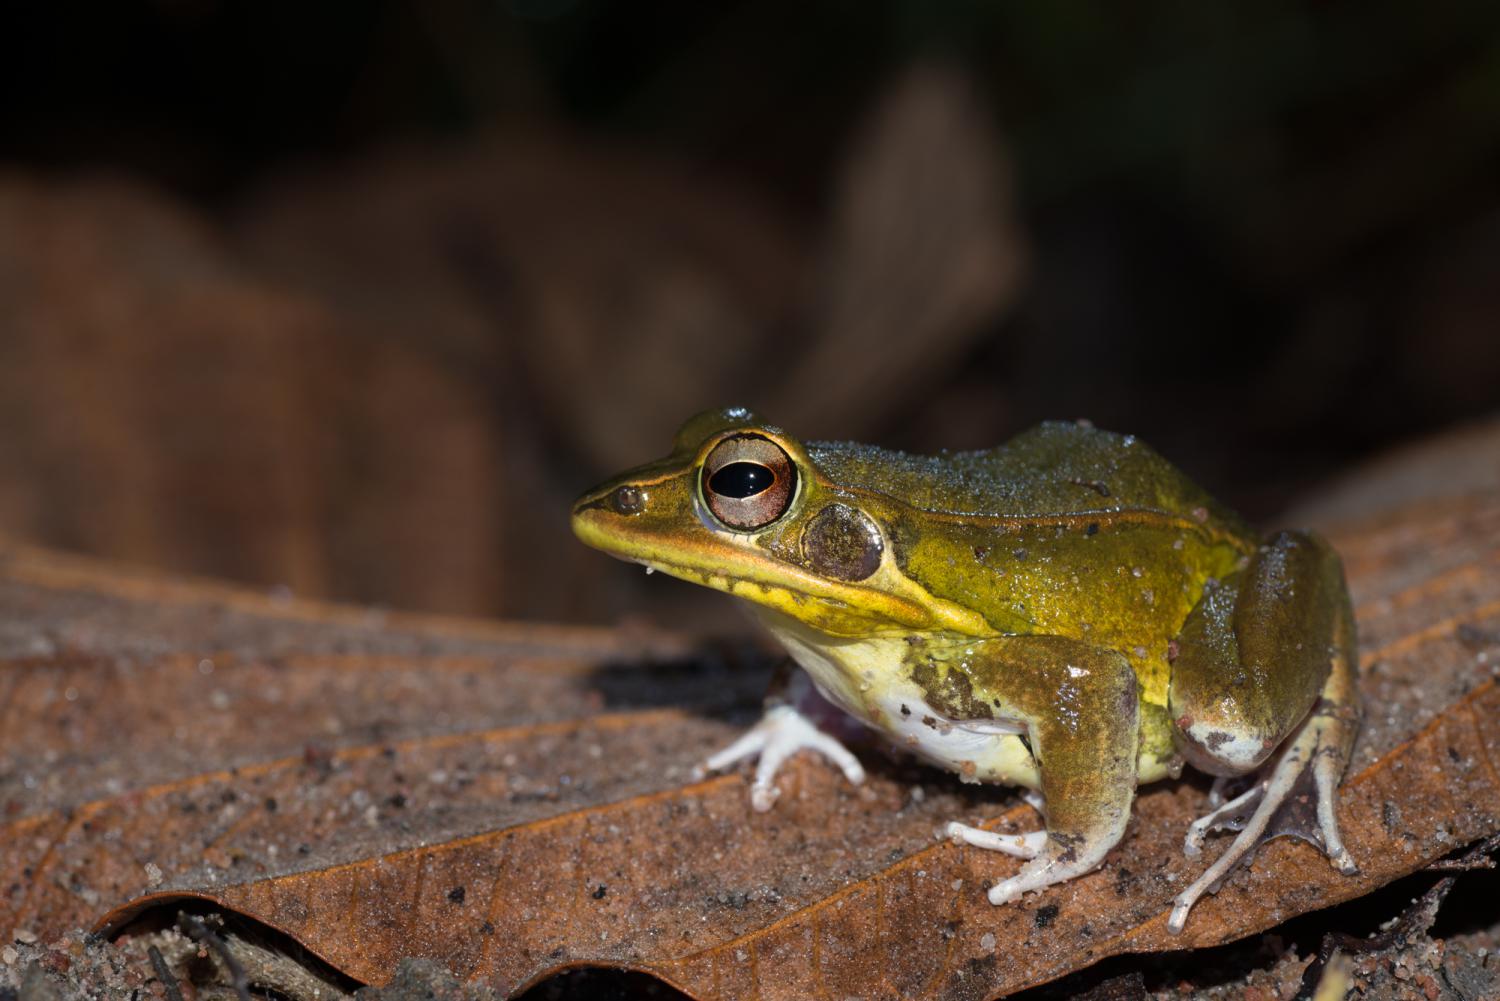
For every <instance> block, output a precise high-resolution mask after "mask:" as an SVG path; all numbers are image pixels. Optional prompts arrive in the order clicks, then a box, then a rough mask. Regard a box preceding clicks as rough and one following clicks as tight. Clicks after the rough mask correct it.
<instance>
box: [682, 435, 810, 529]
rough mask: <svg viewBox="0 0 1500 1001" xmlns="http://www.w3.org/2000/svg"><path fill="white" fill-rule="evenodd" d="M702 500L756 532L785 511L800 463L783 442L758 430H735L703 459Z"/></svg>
mask: <svg viewBox="0 0 1500 1001" xmlns="http://www.w3.org/2000/svg"><path fill="white" fill-rule="evenodd" d="M702 483H703V500H704V502H705V503H707V504H708V509H709V510H710V511H712V512H713V514H714V517H715V518H718V519H719V520H720V521H722V522H723V523H724V524H725V525H727V526H729V527H730V528H735V529H739V530H740V531H754V530H755V529H758V528H765V527H766V526H767V525H769V524H770V523H771V522H773V521H775V520H776V519H777V518H780V517H781V516H782V515H783V514H785V513H786V509H787V508H788V507H790V506H791V504H792V494H793V493H794V492H795V489H796V486H797V466H796V464H795V463H793V462H792V459H791V456H789V455H787V454H786V452H785V451H783V450H782V448H781V446H780V445H777V444H776V443H775V442H773V441H771V440H770V439H769V438H762V437H761V436H760V435H758V434H742V435H735V436H734V437H733V438H725V439H724V440H723V441H721V442H719V444H717V445H715V446H714V449H713V451H712V452H709V453H708V458H707V459H705V460H704V462H703V480H702Z"/></svg>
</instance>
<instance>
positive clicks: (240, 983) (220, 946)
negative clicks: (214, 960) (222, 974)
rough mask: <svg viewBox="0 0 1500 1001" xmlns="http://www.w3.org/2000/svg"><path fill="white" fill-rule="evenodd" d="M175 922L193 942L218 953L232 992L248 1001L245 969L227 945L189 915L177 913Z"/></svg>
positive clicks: (248, 989)
mask: <svg viewBox="0 0 1500 1001" xmlns="http://www.w3.org/2000/svg"><path fill="white" fill-rule="evenodd" d="M177 921H178V923H179V924H181V925H182V927H183V928H184V929H185V930H186V931H187V933H188V936H189V937H190V938H192V940H193V941H195V942H202V943H203V944H204V945H207V946H208V947H209V948H211V949H213V951H214V952H216V953H218V955H219V959H220V960H221V961H223V963H224V966H225V967H226V968H227V969H228V970H229V979H230V981H231V982H232V983H233V984H234V992H235V993H236V994H238V995H239V999H240V1001H250V982H249V981H248V980H247V979H246V977H245V968H244V967H243V966H241V965H240V961H239V960H237V959H235V958H234V953H232V952H230V951H229V943H228V942H225V941H224V940H223V939H222V938H220V937H219V936H218V935H216V934H214V932H213V931H211V930H210V929H209V927H208V926H207V925H205V924H204V923H203V922H202V921H201V920H199V919H198V918H196V917H194V916H193V915H191V914H185V913H179V914H178V915H177Z"/></svg>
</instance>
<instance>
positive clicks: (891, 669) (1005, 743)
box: [756, 608, 1041, 789]
mask: <svg viewBox="0 0 1500 1001" xmlns="http://www.w3.org/2000/svg"><path fill="white" fill-rule="evenodd" d="M756 611H757V613H759V614H758V617H759V618H760V619H761V621H762V622H763V623H764V624H765V626H766V627H767V628H768V629H770V630H771V632H772V633H774V634H775V635H776V637H777V639H779V640H781V642H782V643H783V644H784V645H785V646H786V648H787V652H788V653H790V654H791V655H792V659H794V660H795V661H796V662H797V663H798V664H799V665H801V666H802V668H803V670H805V671H806V672H807V673H808V674H809V675H810V676H811V677H812V681H813V684H814V685H816V686H817V689H818V691H819V692H820V693H821V694H822V695H823V697H824V698H826V699H828V701H830V702H832V703H833V704H834V705H836V706H838V707H839V708H840V709H842V710H844V712H846V713H848V714H849V715H850V716H853V717H854V718H855V719H857V720H859V721H860V722H861V723H864V724H865V725H867V726H869V727H872V728H873V729H875V730H878V731H879V732H881V733H882V734H884V735H885V736H886V737H888V738H889V739H890V740H891V741H892V742H893V743H895V744H896V745H897V746H899V747H903V748H906V749H907V750H909V751H911V752H912V753H914V754H916V755H918V756H919V757H921V758H923V759H924V760H926V761H928V762H931V763H932V764H934V765H937V766H939V767H941V768H946V769H948V770H949V771H954V772H958V773H959V774H960V775H961V776H963V777H964V778H965V779H968V780H971V781H976V782H978V781H983V782H1003V783H1007V784H1010V785H1021V786H1026V787H1028V788H1032V789H1035V788H1039V786H1040V782H1041V780H1040V777H1039V775H1038V774H1037V768H1036V761H1035V759H1033V758H1032V756H1031V751H1030V749H1029V748H1028V747H1027V746H1026V743H1025V742H1024V741H1023V740H1022V739H1021V735H1022V734H1024V733H1025V732H1026V726H1025V724H1024V723H1021V722H1020V721H1018V720H1006V719H991V720H954V719H950V718H948V717H946V716H944V715H943V714H942V713H941V712H939V711H938V710H937V709H935V708H933V707H932V706H931V705H930V704H929V703H928V702H927V697H926V694H925V693H924V692H923V691H922V689H921V688H920V687H919V686H918V685H917V684H916V683H915V682H913V681H912V680H911V679H910V678H909V677H907V676H906V672H905V670H904V668H903V666H902V659H903V658H904V657H905V655H906V650H907V644H906V641H905V639H903V638H902V637H900V636H877V637H870V638H867V639H856V640H847V641H836V642H829V641H828V640H829V638H828V637H825V636H822V635H820V634H817V633H814V632H813V631H812V630H810V629H809V628H808V627H807V626H805V625H803V624H802V623H800V622H798V621H797V620H796V619H793V618H791V617H789V616H786V615H783V614H781V613H779V612H774V611H770V610H765V609H761V608H757V609H756Z"/></svg>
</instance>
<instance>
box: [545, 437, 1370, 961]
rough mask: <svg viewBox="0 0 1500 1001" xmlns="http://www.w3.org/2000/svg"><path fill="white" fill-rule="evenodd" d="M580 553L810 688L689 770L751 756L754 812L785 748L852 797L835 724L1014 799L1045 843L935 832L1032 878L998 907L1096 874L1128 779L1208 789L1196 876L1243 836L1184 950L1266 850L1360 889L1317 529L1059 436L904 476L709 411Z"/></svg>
mask: <svg viewBox="0 0 1500 1001" xmlns="http://www.w3.org/2000/svg"><path fill="white" fill-rule="evenodd" d="M573 530H574V532H575V533H576V534H577V535H578V537H579V538H580V539H581V540H583V541H584V542H585V543H587V544H589V545H591V546H594V547H596V548H598V549H602V550H603V551H605V552H607V553H609V554H611V555H613V556H617V557H620V558H622V559H626V560H632V561H635V562H637V563H642V564H644V565H645V566H646V568H647V570H648V571H652V570H659V571H661V572H663V573H668V574H671V575H673V576H675V577H680V578H682V579H684V580H688V581H692V582H694V583H697V584H702V585H704V586H706V587H711V588H714V589H716V590H719V591H725V592H728V593H729V594H731V595H734V596H735V597H737V598H741V599H744V600H745V601H747V602H749V604H750V607H751V608H752V610H753V611H754V612H755V614H756V616H757V617H758V618H759V620H760V621H761V622H762V623H763V624H764V625H765V627H766V628H767V629H769V630H770V632H771V633H773V634H774V635H775V636H776V637H777V638H778V639H779V640H780V641H781V643H782V644H784V645H785V647H786V649H787V651H788V652H789V653H790V655H791V657H792V658H793V659H794V660H795V661H796V662H797V664H799V665H800V666H801V667H802V668H803V669H804V671H805V672H806V673H805V676H803V677H804V678H805V681H804V683H803V684H802V686H801V690H800V691H797V690H794V691H793V692H791V693H790V694H789V696H788V698H787V699H785V700H782V701H779V702H777V703H775V704H773V705H771V707H770V708H769V709H768V711H767V713H766V715H765V717H764V718H763V719H762V720H761V722H760V723H759V724H757V725H756V726H755V727H754V728H753V729H752V730H751V731H749V732H748V733H747V734H746V735H745V736H744V737H742V738H741V739H740V740H738V741H736V742H735V743H734V744H732V745H731V746H730V747H728V748H725V749H724V750H723V751H722V752H720V753H719V754H716V755H713V756H712V757H710V758H709V759H708V760H707V761H706V763H705V766H706V768H708V769H712V770H718V769H723V768H727V767H729V766H731V765H733V764H734V763H736V762H738V761H740V760H743V759H747V758H753V757H757V756H758V757H759V762H758V767H757V769H756V774H755V778H754V781H753V783H752V786H751V802H752V805H753V806H754V808H755V809H758V810H766V809H770V808H771V806H772V805H773V804H774V802H775V799H776V795H777V787H776V785H775V777H776V772H777V769H778V768H779V767H780V765H781V764H782V763H783V762H784V761H785V760H786V759H787V757H788V756H789V755H791V754H793V753H795V752H797V751H799V750H802V749H810V750H813V751H816V752H818V753H820V754H822V755H824V756H826V757H828V758H829V759H831V760H832V761H833V762H834V763H835V764H836V765H837V766H838V767H839V768H841V769H842V771H843V772H844V774H845V775H846V776H847V778H848V779H849V780H850V781H851V782H856V783H857V782H860V781H862V780H863V778H864V769H863V767H862V766H861V764H860V762H859V760H858V759H857V758H856V757H855V756H854V755H853V754H851V753H850V752H849V751H848V749H847V748H845V747H844V746H843V744H842V743H840V742H839V741H838V740H837V739H836V737H835V736H833V735H832V734H831V733H829V732H827V730H825V729H824V728H821V727H820V726H819V725H818V724H819V719H818V717H819V712H818V708H817V705H816V704H815V703H817V702H826V703H832V705H833V706H836V707H838V708H839V709H841V710H843V712H844V713H847V714H848V715H849V716H852V717H853V718H854V719H856V720H858V721H860V722H861V723H863V724H865V725H866V726H867V727H869V728H871V729H873V730H875V731H877V732H878V733H880V734H882V735H884V736H885V737H887V738H888V739H889V740H890V741H892V742H893V743H895V744H896V745H898V746H901V747H904V748H907V749H909V750H910V751H912V752H914V753H915V754H916V755H918V756H920V757H921V758H923V759H925V760H927V761H929V762H931V763H932V764H935V765H937V766H939V767H942V768H946V769H949V770H951V771H953V772H956V773H957V774H958V775H959V776H960V777H961V778H963V779H964V780H967V781H972V782H994V783H1006V784H1009V785H1015V786H1020V787H1022V788H1023V789H1025V790H1027V791H1028V793H1027V795H1028V797H1029V799H1030V801H1031V802H1032V803H1033V804H1034V805H1035V806H1036V807H1037V808H1038V810H1039V811H1040V812H1041V815H1042V818H1043V821H1044V826H1043V827H1042V828H1041V829H1038V830H1036V831H1032V832H1028V833H1024V834H1002V833H998V832H995V831H990V830H987V829H984V828H981V827H974V826H970V825H967V824H962V823H957V822H954V823H950V824H948V825H947V827H946V829H945V833H946V835H947V836H948V837H950V838H952V839H954V840H955V841H958V842H963V843H967V844H970V845H974V846H977V847H980V848H985V849H992V850H994V851H999V852H1004V853H1007V854H1009V855H1013V856H1017V857H1019V858H1021V859H1024V860H1026V861H1025V862H1024V864H1023V865H1022V866H1021V867H1020V869H1019V871H1018V872H1017V873H1016V874H1015V875H1014V876H1011V877H1009V878H1007V879H1003V880H1001V881H1000V882H998V883H997V884H995V886H993V887H992V888H991V889H990V891H989V899H990V901H991V902H993V903H995V904H1003V903H1006V902H1007V901H1010V900H1013V899H1015V898H1016V897H1018V896H1019V895H1021V894H1022V893H1026V892H1028V891H1033V890H1039V889H1041V888H1043V887H1046V886H1050V885H1052V884H1055V883H1058V882H1061V881H1064V880H1068V879H1072V878H1073V877H1075V876H1078V875H1081V874H1083V873H1086V872H1089V871H1090V870H1092V869H1094V868H1096V867H1097V866H1099V865H1100V864H1101V862H1102V861H1103V860H1104V857H1105V855H1106V853H1107V852H1109V850H1110V849H1111V848H1113V847H1114V846H1115V845H1116V844H1117V843H1118V842H1119V841H1120V839H1121V837H1122V836H1123V835H1124V833H1125V826H1126V823H1127V821H1128V820H1129V816H1130V808H1131V804H1132V801H1133V799H1134V796H1135V790H1136V785H1137V783H1140V782H1152V781H1156V780H1158V779H1163V778H1167V777H1176V776H1177V775H1179V774H1180V772H1181V770H1182V767H1183V765H1184V764H1188V765H1191V766H1192V767H1194V768H1197V769H1199V770H1200V771H1203V772H1206V773H1208V774H1210V775H1213V776H1216V781H1215V783H1214V790H1213V792H1212V793H1211V794H1210V804H1209V805H1210V807H1211V810H1210V812H1209V813H1208V814H1207V815H1206V816H1204V817H1203V818H1201V819H1200V820H1198V821H1196V822H1195V823H1194V824H1193V825H1192V826H1191V827H1190V829H1189V831H1188V834H1187V840H1186V847H1185V851H1186V852H1187V854H1188V855H1190V856H1193V855H1197V854H1199V853H1200V852H1201V851H1202V848H1203V846H1204V844H1205V842H1206V838H1207V836H1208V834H1209V833H1210V832H1212V831H1215V830H1219V829H1224V828H1229V829H1233V830H1237V831H1238V834H1237V836H1236V837H1235V839H1234V841H1233V842H1232V844H1231V845H1230V846H1229V848H1228V849H1227V850H1226V851H1225V852H1224V853H1223V854H1222V855H1221V856H1219V858H1218V859H1217V860H1216V861H1215V862H1214V863H1213V864H1212V865H1210V866H1209V867H1208V868H1207V869H1206V870H1205V871H1204V872H1203V874H1202V875H1201V876H1200V877H1199V878H1198V879H1197V880H1195V881H1194V882H1193V884H1192V885H1191V886H1189V887H1187V888H1186V889H1185V890H1183V891H1182V892H1181V893H1180V894H1179V895H1178V896H1177V898H1176V900H1175V901H1174V907H1173V910H1172V914H1171V916H1170V918H1169V927H1170V928H1171V929H1172V930H1173V931H1174V932H1176V931H1180V930H1181V929H1182V927H1183V924H1184V922H1185V921H1186V920H1187V917H1188V913H1189V911H1190V910H1191V909H1192V907H1193V905H1194V903H1195V902H1196V901H1198V900H1199V899H1200V898H1201V897H1202V896H1203V895H1204V894H1205V893H1211V892H1214V891H1215V890H1217V889H1218V886H1219V884H1220V883H1221V882H1222V881H1223V879H1224V878H1225V877H1226V876H1227V875H1228V874H1229V873H1230V872H1231V870H1232V869H1233V868H1234V867H1235V865H1237V864H1238V863H1240V862H1242V861H1246V860H1248V859H1249V858H1250V857H1252V856H1253V854H1254V852H1255V850H1256V848H1257V847H1258V846H1259V844H1261V843H1262V842H1263V841H1265V840H1267V839H1268V838H1270V837H1275V836H1278V835H1280V834H1294V835H1300V836H1302V837H1304V838H1305V839H1306V840H1309V841H1311V842H1312V843H1314V844H1316V845H1317V846H1319V847H1320V848H1321V849H1322V850H1323V852H1324V853H1325V854H1326V855H1327V856H1328V858H1329V859H1330V860H1331V862H1332V863H1333V864H1334V865H1335V866H1336V867H1337V868H1338V869H1339V870H1341V871H1343V872H1345V873H1351V874H1352V873H1354V872H1357V871H1358V870H1357V868H1356V866H1355V864H1354V861H1353V859H1352V858H1351V857H1350V855H1349V853H1348V851H1347V850H1346V848H1345V847H1344V844H1343V841H1342V839H1341V837H1340V835H1339V825H1338V820H1337V817H1336V814H1335V808H1336V806H1337V802H1338V799H1337V797H1338V793H1337V788H1338V785H1339V782H1340V780H1341V778H1342V776H1343V773H1344V769H1345V766H1346V765H1347V763H1348V761H1349V756H1350V752H1351V749H1352V747H1353V743H1354V738H1355V734H1356V731H1357V729H1358V726H1359V718H1360V710H1359V700H1358V696H1357V693H1356V690H1355V671H1356V667H1355V664H1356V661H1355V653H1354V649H1355V647H1354V643H1355V636H1354V619H1353V613H1352V611H1351V607H1350V602H1349V595H1348V591H1347V588H1346V587H1345V583H1344V578H1343V569H1342V565H1341V564H1340V561H1339V558H1338V555H1337V554H1336V553H1335V552H1334V551H1333V550H1332V548H1330V547H1329V545H1328V544H1327V543H1326V542H1324V541H1323V540H1322V539H1320V538H1319V537H1318V536H1316V535H1313V534H1310V533H1306V532H1280V533H1278V534H1275V535H1273V536H1271V537H1269V538H1266V539H1262V538H1260V537H1258V536H1257V535H1256V534H1255V533H1254V532H1252V531H1251V529H1250V528H1249V527H1248V526H1247V525H1246V524H1245V523H1244V522H1243V521H1241V520H1240V518H1238V517H1237V516H1236V515H1235V514H1234V513H1232V512H1231V511H1229V510H1227V509H1226V508H1224V507H1223V506H1221V505H1220V504H1218V503H1217V502H1216V501H1214V499H1213V498H1211V497H1210V496H1208V494H1207V493H1206V492H1205V491H1203V490H1202V489H1200V488H1199V487H1197V486H1196V485H1194V484H1193V483H1192V482H1191V481H1190V480H1189V479H1188V478H1187V477H1186V476H1184V475H1183V474H1182V473H1181V472H1180V471H1178V470H1177V469H1176V468H1175V467H1173V466H1172V465H1171V464H1170V463H1168V462H1167V461H1166V460H1165V459H1163V458H1162V457H1161V456H1160V455H1158V454H1157V453H1156V452H1154V451H1152V450H1151V449H1150V448H1149V447H1147V446H1146V445H1145V444H1143V443H1142V442H1141V441H1139V440H1138V439H1136V438H1135V437H1133V436H1130V435H1120V434H1113V433H1110V432H1107V431H1103V430H1099V429H1097V428H1095V427H1093V426H1092V425H1091V424H1089V423H1088V422H1072V423H1070V422H1051V423H1046V424H1042V425H1040V426H1039V427H1036V428H1034V429H1032V430H1030V431H1028V432H1026V433H1024V434H1022V435H1020V436H1018V437H1017V438H1015V439H1014V440H1012V441H1010V442H1009V443H1007V444H1005V445H1001V446H999V447H997V448H993V449H989V450H985V451H973V452H952V453H945V454H940V455H936V456H919V455H908V454H905V453H902V452H896V451H890V450H887V449H881V448H874V447H870V446H866V445H859V444H851V443H841V442H801V441H798V440H797V439H796V438H793V437H792V436H791V435H789V434H787V433H786V432H784V431H782V430H781V429H780V428H778V427H775V426H773V425H771V424H769V423H767V422H765V421H763V420H762V419H761V418H759V417H758V416H756V415H755V414H753V413H751V412H750V411H748V410H745V409H743V408H731V409H726V410H718V411H711V412H708V413H703V414H699V415H698V416H696V417H693V418H692V419H690V420H689V421H688V422H687V423H686V424H685V425H683V427H682V429H681V430H680V431H679V432H678V434H677V437H676V440H675V441H674V443H673V445H672V451H671V453H670V454H669V455H668V456H667V457H666V458H664V459H661V460H660V461H657V462H654V463H651V464H649V465H645V466H641V467H639V468H637V469H632V470H630V471H629V472H626V473H623V474H621V475H620V476H617V477H615V478H614V479H612V480H609V481H608V482H606V483H604V484H603V485H601V486H599V487H597V488H596V489H594V490H591V491H589V492H588V493H586V494H585V495H584V496H583V497H581V498H580V499H579V500H578V501H577V503H576V504H575V506H574V508H573ZM808 682H810V684H809V683H808ZM1232 782H1238V784H1239V785H1240V786H1244V787H1245V788H1244V791H1243V792H1239V793H1238V794H1237V795H1235V796H1233V797H1232V798H1230V797H1227V796H1226V794H1225V793H1224V791H1223V790H1224V789H1226V788H1229V787H1230V786H1229V783H1232ZM1300 806H1307V807H1308V808H1307V809H1303V810H1300V815H1299V810H1296V809H1292V807H1300Z"/></svg>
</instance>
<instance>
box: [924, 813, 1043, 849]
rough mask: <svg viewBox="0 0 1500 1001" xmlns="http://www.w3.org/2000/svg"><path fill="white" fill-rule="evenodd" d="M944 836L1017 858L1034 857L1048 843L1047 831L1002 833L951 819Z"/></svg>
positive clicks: (959, 842) (958, 842)
mask: <svg viewBox="0 0 1500 1001" xmlns="http://www.w3.org/2000/svg"><path fill="white" fill-rule="evenodd" d="M943 837H945V838H948V839H950V840H952V841H953V842H955V843H957V844H965V845H973V846H974V847H975V848H984V849H986V850H988V851H992V852H1004V853H1005V854H1006V855H1014V856H1015V857H1016V858H1024V859H1033V858H1036V857H1037V855H1039V854H1041V851H1042V849H1043V848H1044V847H1046V845H1047V832H1046V831H1027V832H1026V833H1025V834H1000V833H999V832H997V831H986V830H985V829H984V828H982V827H971V826H969V825H968V824H960V823H959V822H958V821H956V820H954V821H950V822H949V823H948V824H947V825H945V826H944V827H943Z"/></svg>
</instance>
